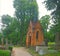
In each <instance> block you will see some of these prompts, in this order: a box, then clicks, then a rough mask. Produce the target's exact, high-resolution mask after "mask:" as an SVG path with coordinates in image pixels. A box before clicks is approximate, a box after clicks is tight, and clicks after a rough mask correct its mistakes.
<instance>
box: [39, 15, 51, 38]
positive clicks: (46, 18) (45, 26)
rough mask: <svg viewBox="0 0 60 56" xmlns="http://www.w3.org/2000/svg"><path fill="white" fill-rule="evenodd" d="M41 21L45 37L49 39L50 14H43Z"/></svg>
mask: <svg viewBox="0 0 60 56" xmlns="http://www.w3.org/2000/svg"><path fill="white" fill-rule="evenodd" d="M40 23H41V25H42V28H43V32H44V37H45V39H47V38H48V31H47V30H48V29H49V24H50V16H49V15H45V16H42V17H41V19H40Z"/></svg>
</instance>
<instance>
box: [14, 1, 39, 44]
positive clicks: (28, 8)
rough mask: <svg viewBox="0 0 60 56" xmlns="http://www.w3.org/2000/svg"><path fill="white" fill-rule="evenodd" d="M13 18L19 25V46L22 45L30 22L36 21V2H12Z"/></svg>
mask: <svg viewBox="0 0 60 56" xmlns="http://www.w3.org/2000/svg"><path fill="white" fill-rule="evenodd" d="M13 6H14V8H15V16H16V18H17V21H18V23H19V26H18V30H19V33H20V44H21V45H22V44H24V39H26V33H27V28H28V25H29V22H30V20H32V21H36V20H38V7H37V3H36V0H14V5H13Z"/></svg>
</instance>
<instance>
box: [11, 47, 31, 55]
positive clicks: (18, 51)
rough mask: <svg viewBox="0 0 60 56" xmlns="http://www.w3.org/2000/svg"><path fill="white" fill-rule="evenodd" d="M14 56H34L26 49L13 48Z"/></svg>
mask: <svg viewBox="0 0 60 56" xmlns="http://www.w3.org/2000/svg"><path fill="white" fill-rule="evenodd" d="M12 56H32V55H31V54H30V53H28V52H27V50H26V49H25V48H24V47H17V48H13V54H12Z"/></svg>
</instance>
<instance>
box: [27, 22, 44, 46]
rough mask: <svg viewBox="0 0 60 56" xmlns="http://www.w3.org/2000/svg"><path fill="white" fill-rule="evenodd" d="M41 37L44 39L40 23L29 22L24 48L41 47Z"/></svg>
mask: <svg viewBox="0 0 60 56" xmlns="http://www.w3.org/2000/svg"><path fill="white" fill-rule="evenodd" d="M43 37H44V36H43V30H42V26H41V24H40V22H39V21H37V22H33V21H30V24H29V27H28V32H27V37H26V46H27V47H29V46H36V45H42V43H43V41H44V38H43Z"/></svg>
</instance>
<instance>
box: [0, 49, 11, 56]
mask: <svg viewBox="0 0 60 56" xmlns="http://www.w3.org/2000/svg"><path fill="white" fill-rule="evenodd" d="M10 55H11V53H10V51H9V50H0V56H10Z"/></svg>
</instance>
